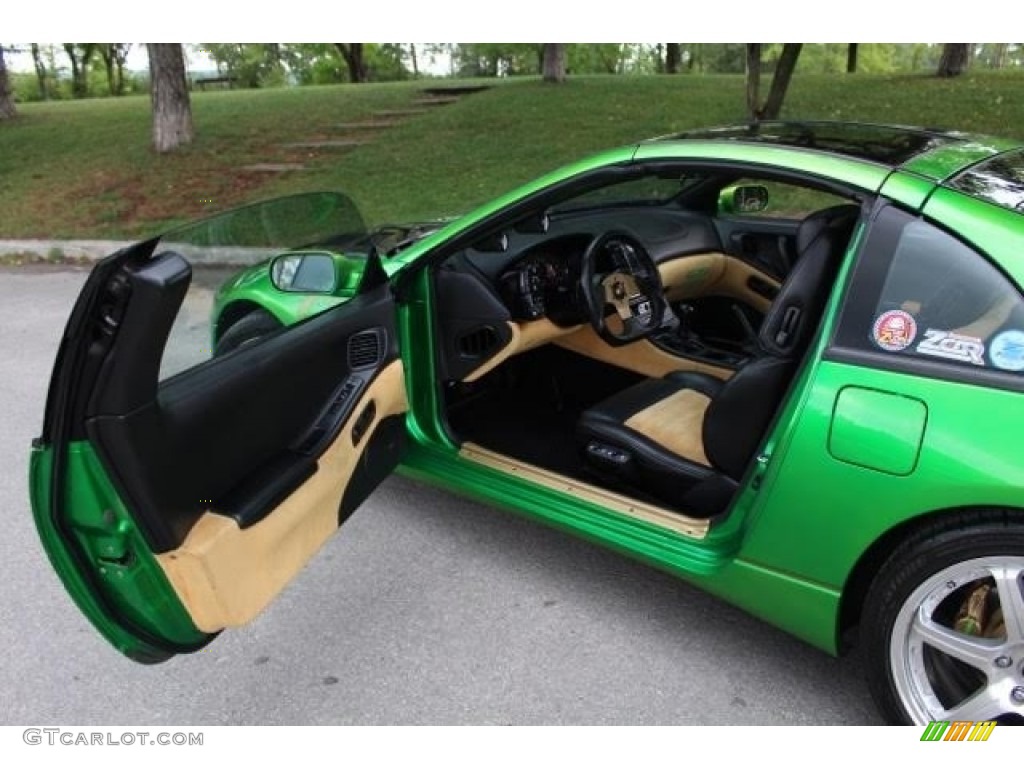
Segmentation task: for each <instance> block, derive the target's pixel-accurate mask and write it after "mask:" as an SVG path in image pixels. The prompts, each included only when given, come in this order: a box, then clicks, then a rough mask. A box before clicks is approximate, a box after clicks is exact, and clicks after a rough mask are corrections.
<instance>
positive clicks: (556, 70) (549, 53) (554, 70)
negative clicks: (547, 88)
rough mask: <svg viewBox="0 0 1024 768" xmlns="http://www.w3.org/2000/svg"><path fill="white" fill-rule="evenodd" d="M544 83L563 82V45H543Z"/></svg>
mask: <svg viewBox="0 0 1024 768" xmlns="http://www.w3.org/2000/svg"><path fill="white" fill-rule="evenodd" d="M544 82H545V83H564V82H565V43H544Z"/></svg>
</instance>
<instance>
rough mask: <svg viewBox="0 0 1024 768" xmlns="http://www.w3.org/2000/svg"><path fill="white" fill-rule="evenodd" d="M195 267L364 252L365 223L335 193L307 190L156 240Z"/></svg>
mask: <svg viewBox="0 0 1024 768" xmlns="http://www.w3.org/2000/svg"><path fill="white" fill-rule="evenodd" d="M160 242H161V245H162V246H163V247H166V248H172V249H174V250H175V251H177V252H179V253H180V254H181V255H182V256H184V257H185V258H186V259H187V260H188V261H190V262H192V263H193V264H195V263H210V264H220V265H228V264H235V265H248V264H253V263H255V262H257V261H261V260H262V259H263V258H269V257H271V256H274V255H276V254H278V253H281V252H282V251H287V250H292V249H295V248H311V247H321V248H328V249H331V250H336V251H344V252H345V253H346V254H347V255H355V254H360V253H361V254H363V255H365V254H366V253H367V252H368V251H369V249H370V240H369V238H368V236H367V232H366V224H365V223H364V222H363V218H362V216H360V215H359V211H358V209H357V208H356V206H355V204H354V203H353V202H352V201H351V200H350V199H349V198H348V197H346V196H345V195H342V194H338V193H336V192H312V193H306V194H301V195H292V196H290V197H282V198H277V199H275V200H268V201H266V202H262V203H254V204H253V205H248V206H245V207H244V208H236V209H234V210H231V211H227V212H225V213H221V214H217V215H216V216H211V217H210V218H207V219H202V220H200V221H197V222H193V223H191V224H186V225H185V226H182V227H179V228H177V229H173V230H171V231H170V232H168V233H166V234H165V235H163V237H161V238H160Z"/></svg>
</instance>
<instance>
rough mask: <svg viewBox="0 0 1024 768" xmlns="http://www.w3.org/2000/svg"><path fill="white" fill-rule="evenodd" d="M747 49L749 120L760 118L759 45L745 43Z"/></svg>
mask: <svg viewBox="0 0 1024 768" xmlns="http://www.w3.org/2000/svg"><path fill="white" fill-rule="evenodd" d="M745 45H746V47H747V65H746V68H747V114H748V115H750V119H751V120H757V119H758V118H760V116H761V44H760V43H746V44H745Z"/></svg>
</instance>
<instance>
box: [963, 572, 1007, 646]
mask: <svg viewBox="0 0 1024 768" xmlns="http://www.w3.org/2000/svg"><path fill="white" fill-rule="evenodd" d="M991 592H992V587H991V586H989V585H988V584H979V585H978V586H976V587H975V588H974V589H972V590H971V591H970V592H969V593H968V595H967V597H966V598H965V599H964V601H963V603H962V604H961V605H960V610H959V611H957V614H956V620H955V621H954V622H953V627H954V629H956V631H957V632H962V633H963V634H965V635H975V636H980V637H991V638H1000V637H1005V636H1006V626H1005V623H1004V622H1003V610H1002V608H1001V607H996V609H995V610H994V611H992V613H991V614H989V594H990V593H991Z"/></svg>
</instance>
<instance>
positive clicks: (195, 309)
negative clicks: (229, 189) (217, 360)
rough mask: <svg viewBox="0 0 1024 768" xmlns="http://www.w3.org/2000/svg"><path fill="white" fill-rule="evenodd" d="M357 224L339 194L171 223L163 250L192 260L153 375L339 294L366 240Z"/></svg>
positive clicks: (238, 342)
mask: <svg viewBox="0 0 1024 768" xmlns="http://www.w3.org/2000/svg"><path fill="white" fill-rule="evenodd" d="M368 238H369V236H368V234H367V231H366V226H365V224H364V222H363V220H362V218H361V217H360V215H359V212H358V211H357V209H356V208H355V205H354V204H353V203H352V201H351V200H349V199H348V198H347V197H345V196H344V195H340V194H336V193H330V192H316V193H307V194H299V195H292V196H289V197H282V198H276V199H273V200H268V201H265V202H262V203H255V204H252V205H249V206H245V207H243V208H236V209H234V210H231V211H226V212H224V213H220V214H217V215H215V216H212V217H210V218H207V219H203V220H201V221H198V222H194V223H191V224H186V225H185V226H183V227H180V228H178V229H175V230H172V231H171V232H169V233H168V234H166V235H164V236H163V237H162V238H161V239H160V243H159V244H158V245H157V248H156V251H155V253H156V254H158V255H159V254H160V253H162V252H164V251H170V252H173V253H176V254H178V255H179V256H181V257H183V258H184V259H185V260H186V261H188V262H189V264H190V265H191V267H192V279H191V281H190V283H189V287H188V291H187V293H186V294H185V297H184V300H183V301H182V304H181V307H180V308H179V310H178V314H177V315H176V316H175V319H174V324H173V326H172V328H171V331H170V334H169V337H168V339H167V343H166V345H165V347H164V353H163V356H162V358H161V363H160V380H161V381H164V380H166V379H169V378H171V377H173V376H175V375H176V374H178V373H181V372H183V371H187V370H189V369H191V368H193V367H195V366H198V365H201V364H203V363H205V362H206V361H208V360H210V359H211V358H213V357H219V356H223V355H226V354H229V353H230V352H232V351H234V350H235V349H238V348H240V347H242V346H248V345H250V344H254V343H258V342H260V341H262V340H264V339H266V338H269V337H270V336H271V335H273V334H275V333H276V332H278V331H280V330H281V329H282V328H284V327H286V326H287V325H290V324H292V323H294V322H298V321H300V320H304V319H306V318H307V317H311V316H312V315H315V314H317V313H319V312H322V311H324V310H326V309H329V308H330V307H332V306H335V305H337V304H338V303H339V302H340V301H342V300H344V299H346V298H348V297H349V296H350V295H351V294H352V293H353V292H354V289H355V286H356V285H357V284H358V282H359V278H360V276H361V275H362V271H363V267H364V265H365V259H366V254H367V252H368V250H369V239H368Z"/></svg>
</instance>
